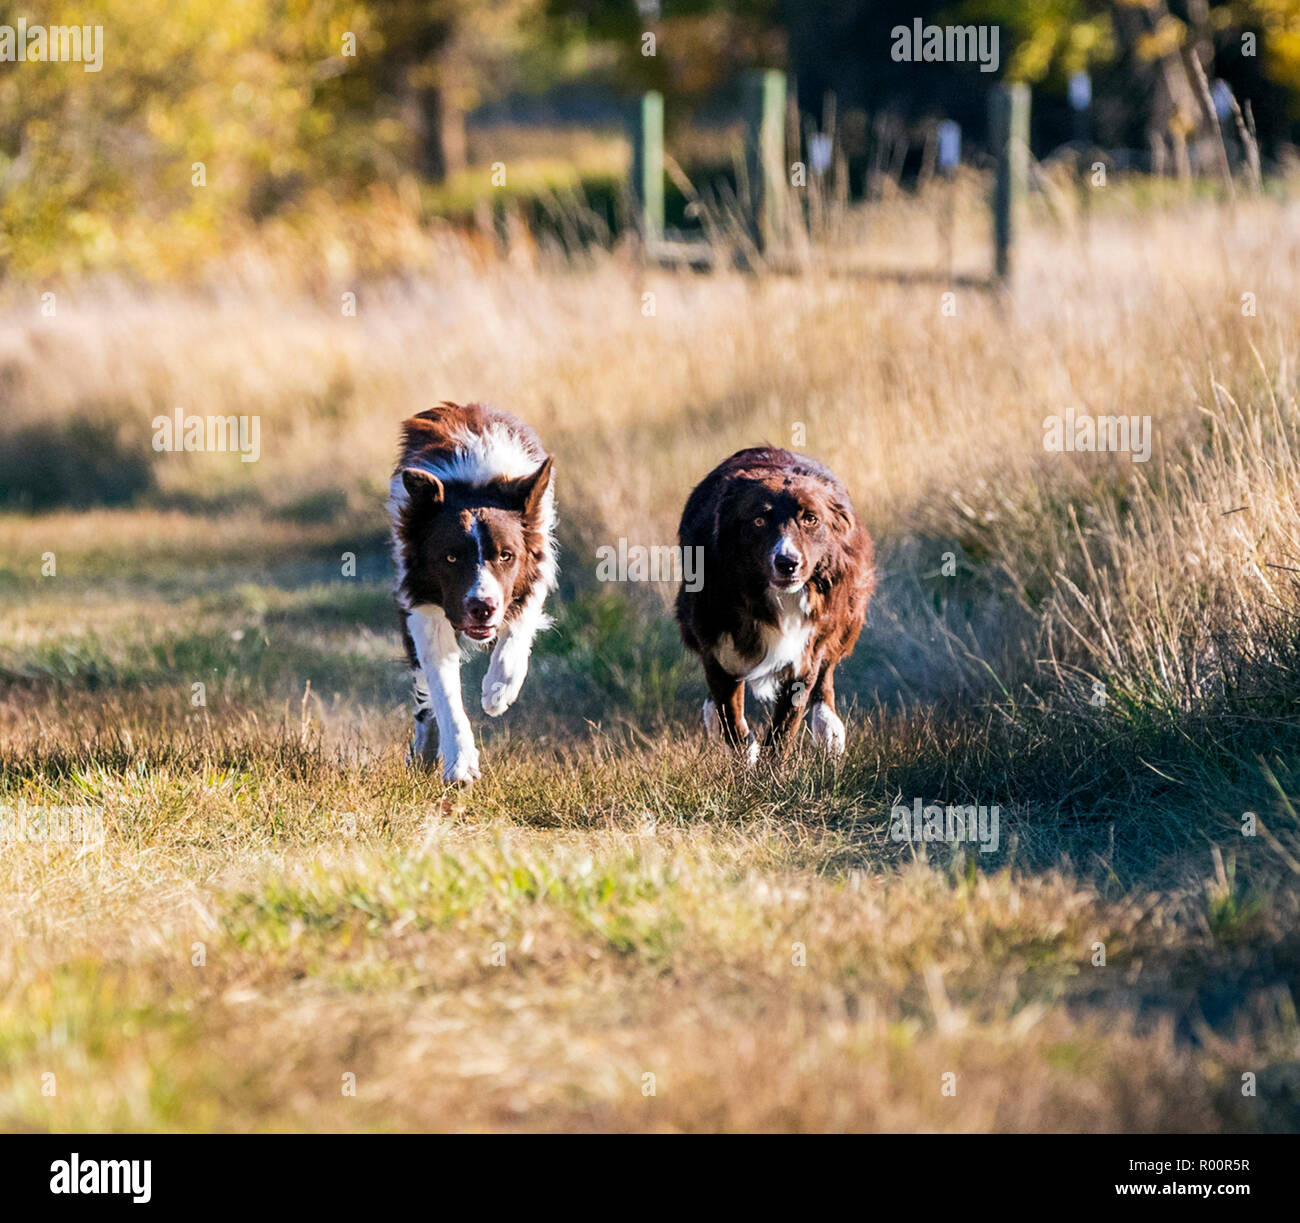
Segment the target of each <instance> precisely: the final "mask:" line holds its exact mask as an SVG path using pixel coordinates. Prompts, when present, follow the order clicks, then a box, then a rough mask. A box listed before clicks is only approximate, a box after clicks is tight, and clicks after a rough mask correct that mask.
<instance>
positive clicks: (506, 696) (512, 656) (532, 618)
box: [483, 593, 550, 718]
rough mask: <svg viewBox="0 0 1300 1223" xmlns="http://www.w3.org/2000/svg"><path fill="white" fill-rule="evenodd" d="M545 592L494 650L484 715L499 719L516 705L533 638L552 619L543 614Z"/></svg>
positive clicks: (504, 633)
mask: <svg viewBox="0 0 1300 1223" xmlns="http://www.w3.org/2000/svg"><path fill="white" fill-rule="evenodd" d="M545 599H546V595H545V593H539V594H537V595H534V596H533V597H532V598H531V599H529V600H528V602H527V603H525V604H524V607H523V610H522V611H521V612H520V613H519V615H518V616H516V617H515V618H514V619H513V620H511V621H509V622H508V623H507V624H506V625H505V627H503V628H502V630H501V637H500V639H499V640H498V641H497V644H496V648H495V649H494V650H493V651H492V662H491V663H490V664H489V666H488V669H487V674H486V675H485V676H484V677H483V712H484V713H486V714H487V715H488V716H489V717H493V718H499V717H500V716H501V715H502V714H503V713H505V711H506V710H507V709H509V708H510V706H511V705H512V704H514V700H515V697H517V696H518V695H519V689H520V688H522V687H523V684H524V677H525V676H526V675H527V674H528V660H529V658H530V657H532V653H533V639H534V638H535V637H536V636H537V634H538V633H539V632H540V631H541V630H542V629H544V628H545V627H546V626H547V625H548V624H549V623H550V620H549V619H548V617H547V616H546V614H545V612H543V611H542V604H543V602H545Z"/></svg>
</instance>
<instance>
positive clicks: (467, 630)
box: [456, 624, 497, 641]
mask: <svg viewBox="0 0 1300 1223" xmlns="http://www.w3.org/2000/svg"><path fill="white" fill-rule="evenodd" d="M456 631H457V632H458V633H463V634H464V635H465V636H466V637H468V638H469V639H470V640H471V641H491V640H492V638H493V637H495V636H496V635H497V626H496V625H495V624H469V625H459V624H458V625H456Z"/></svg>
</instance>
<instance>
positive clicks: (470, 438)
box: [388, 424, 559, 593]
mask: <svg viewBox="0 0 1300 1223" xmlns="http://www.w3.org/2000/svg"><path fill="white" fill-rule="evenodd" d="M453 436H454V438H455V445H456V450H455V452H454V453H453V454H452V456H451V457H450V458H448V459H445V460H443V461H442V462H437V463H415V464H412V466H416V467H419V468H420V469H421V470H423V471H427V472H428V473H429V474H430V475H434V476H437V477H438V479H439V480H441V481H442V482H443V483H444V484H446V483H460V484H468V485H471V486H474V487H480V486H482V485H484V484H490V483H492V481H493V480H500V479H507V480H517V479H519V478H520V477H521V476H530V475H532V474H533V472H535V471H536V470H537V469H538V468H539V467H540V466H541V465H542V462H543V460H542V459H539V458H538V457H537V456H536V455H535V454H534V453H533V452H532V451H531V450H530V449H529V447H528V446H527V445H526V444H525V442H524V440H523V439H522V438H521V437H519V436H518V435H517V434H515V433H513V432H512V431H511V430H510V429H507V428H506V427H505V426H503V425H499V424H496V425H489V426H488V427H487V428H486V429H484V430H483V432H482V433H476V432H474V431H472V430H469V429H458V430H456V432H455V433H454V434H453ZM554 489H555V484H554V480H553V479H552V482H551V483H550V484H549V485H548V486H547V488H546V492H545V493H543V494H542V505H541V513H540V521H539V523H538V526H539V527H540V529H541V532H542V535H543V537H544V538H545V540H546V544H545V550H546V552H545V555H544V556H543V557H542V562H541V564H540V565H539V566H538V582H539V584H540V585H541V587H542V589H543V590H544V591H546V592H547V593H549V592H550V591H552V590H554V589H555V585H556V582H557V581H558V578H559V565H558V560H557V556H556V547H555V492H554ZM409 498H410V494H409V493H408V492H407V491H406V485H405V484H404V483H403V481H402V473H401V472H400V471H399V472H396V473H395V474H394V476H393V478H392V480H391V481H390V482H389V485H388V514H389V518H390V519H391V520H392V522H393V523H394V528H393V563H394V564H395V565H396V566H397V585H398V588H399V589H400V588H401V587H402V585H403V584H404V583H405V581H406V565H405V564H404V563H403V560H402V544H401V541H400V540H399V539H398V537H397V529H396V523H397V520H398V518H399V517H400V515H401V512H402V510H403V509H404V508H405V506H406V503H407V501H408V500H409Z"/></svg>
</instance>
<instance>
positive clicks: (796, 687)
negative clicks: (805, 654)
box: [767, 668, 815, 752]
mask: <svg viewBox="0 0 1300 1223" xmlns="http://www.w3.org/2000/svg"><path fill="white" fill-rule="evenodd" d="M814 671H815V668H814ZM809 689H810V684H809V682H808V679H807V677H806V676H805V675H804V674H802V673H801V672H792V673H791V674H790V675H789V676H788V677H787V678H786V679H785V680H784V681H783V682H782V684H781V688H780V691H779V692H778V693H777V696H776V704H775V705H774V706H773V708H772V724H771V726H770V727H769V728H768V732H767V746H769V747H773V748H775V749H776V750H777V751H780V752H785V751H788V750H789V746H790V744H791V743H792V742H793V741H794V736H795V735H796V734H798V731H799V727H800V725H801V724H802V723H803V719H804V714H805V713H806V712H807V710H808V694H809Z"/></svg>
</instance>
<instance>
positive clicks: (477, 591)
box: [465, 518, 509, 628]
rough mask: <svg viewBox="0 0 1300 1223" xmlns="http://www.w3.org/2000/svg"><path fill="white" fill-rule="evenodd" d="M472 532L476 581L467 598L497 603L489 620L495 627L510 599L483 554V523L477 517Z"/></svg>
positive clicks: (489, 623)
mask: <svg viewBox="0 0 1300 1223" xmlns="http://www.w3.org/2000/svg"><path fill="white" fill-rule="evenodd" d="M471 534H472V535H473V537H474V565H475V569H474V582H473V585H471V586H470V588H469V590H468V591H467V592H466V594H465V598H466V599H483V600H485V601H487V602H489V603H495V604H496V607H497V610H496V612H495V614H494V615H493V617H492V619H490V620H489V621H488V627H493V628H495V627H496V626H497V625H499V624H500V623H501V618H502V617H503V616H504V615H505V614H506V604H507V603H508V602H509V600H508V599H507V598H506V592H505V590H504V589H503V587H502V585H501V580H500V579H499V578H498V577H497V575H496V574H495V573H493V572H492V570H491V569H490V568H488V563H487V559H486V557H485V556H484V554H483V524H482V523H481V522H479V520H478V519H477V518H476V519H474V529H473V531H472V532H471Z"/></svg>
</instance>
